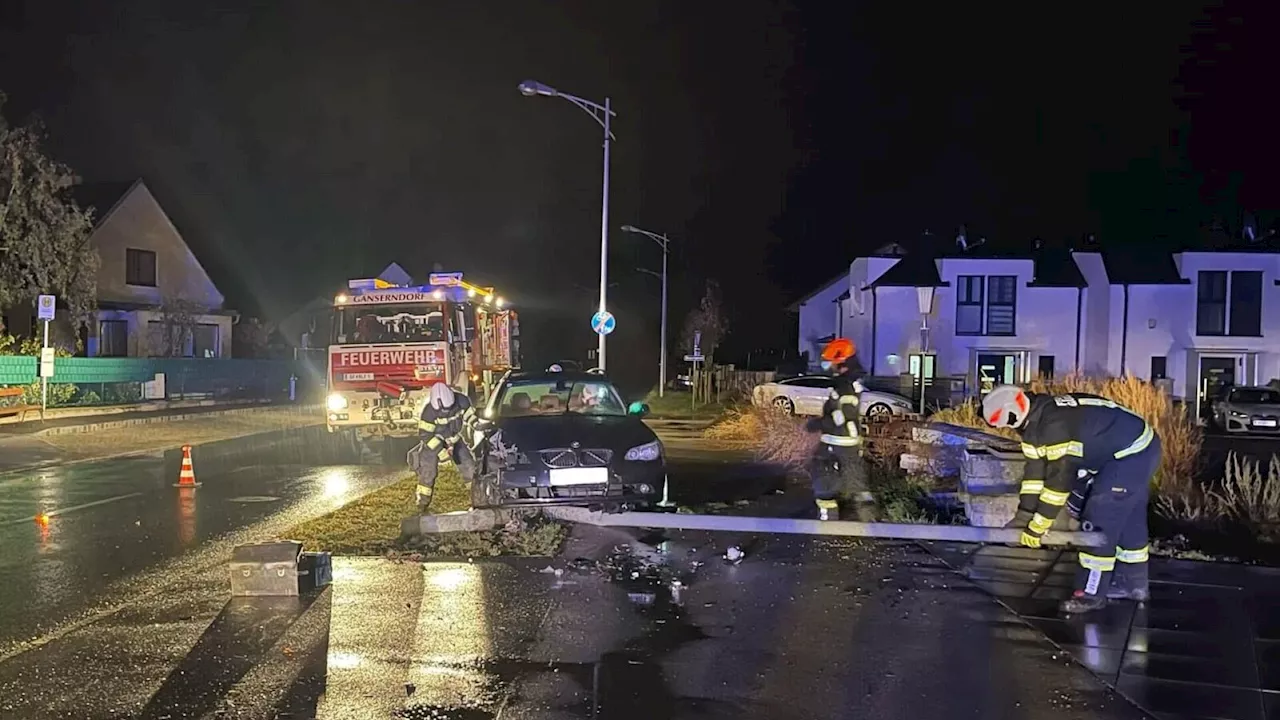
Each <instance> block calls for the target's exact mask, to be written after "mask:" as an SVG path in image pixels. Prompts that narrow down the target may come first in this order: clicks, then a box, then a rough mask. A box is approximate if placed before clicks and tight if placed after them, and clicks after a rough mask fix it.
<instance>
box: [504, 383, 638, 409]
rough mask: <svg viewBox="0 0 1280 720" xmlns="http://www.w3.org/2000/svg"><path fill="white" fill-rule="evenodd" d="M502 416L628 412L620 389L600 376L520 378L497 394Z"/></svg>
mask: <svg viewBox="0 0 1280 720" xmlns="http://www.w3.org/2000/svg"><path fill="white" fill-rule="evenodd" d="M497 413H498V416H499V417H504V418H508V417H537V416H543V415H564V414H566V413H576V414H581V415H604V416H608V417H620V416H623V415H626V414H627V407H626V405H624V404H623V402H622V398H621V397H620V396H619V395H618V391H617V390H615V389H614V388H613V386H612V385H610V384H609V383H607V382H603V381H600V380H558V381H549V380H545V379H539V380H518V381H515V382H511V383H508V384H507V385H506V387H504V388H503V389H502V395H501V397H499V398H498V403H497Z"/></svg>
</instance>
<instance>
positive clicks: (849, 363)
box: [809, 338, 875, 522]
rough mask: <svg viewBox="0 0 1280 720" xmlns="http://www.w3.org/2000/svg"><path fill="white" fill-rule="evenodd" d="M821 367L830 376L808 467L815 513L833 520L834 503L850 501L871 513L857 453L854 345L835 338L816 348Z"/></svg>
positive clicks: (859, 373) (860, 513)
mask: <svg viewBox="0 0 1280 720" xmlns="http://www.w3.org/2000/svg"><path fill="white" fill-rule="evenodd" d="M822 367H823V369H824V370H826V371H828V372H831V373H833V374H834V375H835V382H834V384H833V385H832V387H831V391H830V394H829V396H828V397H827V400H826V402H825V403H823V405H822V417H821V419H820V420H819V427H820V429H821V431H822V435H821V438H820V439H821V443H820V444H819V446H818V449H817V452H816V453H815V456H814V457H813V458H812V460H811V463H810V468H809V476H810V479H811V481H812V483H813V496H814V499H815V500H816V501H817V504H818V518H819V519H821V520H838V519H839V518H840V504H841V502H843V503H844V504H845V505H846V508H848V507H849V506H850V505H851V506H852V509H853V510H854V511H855V514H856V516H857V518H858V520H860V521H862V522H871V521H872V520H874V519H875V506H874V502H875V499H874V498H873V497H872V496H871V493H870V492H868V490H867V466H866V463H865V461H864V460H863V459H862V428H861V425H860V424H859V421H860V416H861V413H860V411H859V404H860V402H861V398H860V395H861V393H862V390H863V387H862V379H863V377H865V376H866V373H865V371H864V370H863V369H862V364H861V363H859V362H858V358H857V348H856V347H855V346H854V344H853V342H852V341H851V340H849V339H848V338H836V339H835V340H832V341H831V342H829V343H827V346H826V347H825V348H823V350H822Z"/></svg>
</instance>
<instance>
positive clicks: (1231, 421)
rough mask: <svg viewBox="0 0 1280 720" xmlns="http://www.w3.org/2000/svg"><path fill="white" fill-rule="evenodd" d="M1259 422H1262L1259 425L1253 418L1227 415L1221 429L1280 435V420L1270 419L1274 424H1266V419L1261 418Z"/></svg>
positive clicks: (1230, 431)
mask: <svg viewBox="0 0 1280 720" xmlns="http://www.w3.org/2000/svg"><path fill="white" fill-rule="evenodd" d="M1261 422H1262V424H1261V425H1259V424H1257V423H1258V421H1257V420H1256V419H1255V418H1239V417H1232V416H1231V415H1228V416H1227V420H1226V422H1225V423H1223V425H1222V429H1223V430H1226V431H1227V432H1229V433H1259V434H1266V435H1280V422H1277V421H1275V420H1272V422H1273V423H1274V424H1271V425H1268V424H1266V423H1267V421H1266V420H1262V421H1261Z"/></svg>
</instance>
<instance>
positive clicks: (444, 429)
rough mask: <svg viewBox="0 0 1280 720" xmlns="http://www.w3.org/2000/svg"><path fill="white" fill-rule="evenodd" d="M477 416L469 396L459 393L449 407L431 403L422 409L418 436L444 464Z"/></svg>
mask: <svg viewBox="0 0 1280 720" xmlns="http://www.w3.org/2000/svg"><path fill="white" fill-rule="evenodd" d="M474 415H475V410H474V409H473V408H472V407H471V401H470V400H469V399H468V398H467V396H465V395H462V394H461V393H457V394H455V395H454V403H453V404H452V405H450V406H449V407H444V408H437V407H436V406H434V405H432V404H431V403H430V402H428V403H427V404H426V406H425V407H423V408H422V416H421V417H419V418H418V436H419V437H421V438H422V441H423V442H424V443H426V446H427V450H428V451H430V452H434V453H435V454H436V457H437V458H438V459H439V460H440V461H441V462H444V461H446V460H448V459H449V448H450V447H451V446H452V445H453V444H454V443H455V442H457V441H458V440H459V439H460V438H462V437H463V431H464V429H465V428H466V426H467V425H468V424H470V422H471V419H472V418H473V417H474Z"/></svg>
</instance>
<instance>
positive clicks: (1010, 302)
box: [987, 275, 1018, 335]
mask: <svg viewBox="0 0 1280 720" xmlns="http://www.w3.org/2000/svg"><path fill="white" fill-rule="evenodd" d="M1017 283H1018V278H1017V277H1015V276H1013V275H992V276H991V277H988V278H987V334H988V335H1015V334H1016V332H1015V325H1014V322H1013V318H1014V314H1015V310H1016V309H1017V300H1018V294H1017V287H1018V285H1017Z"/></svg>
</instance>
